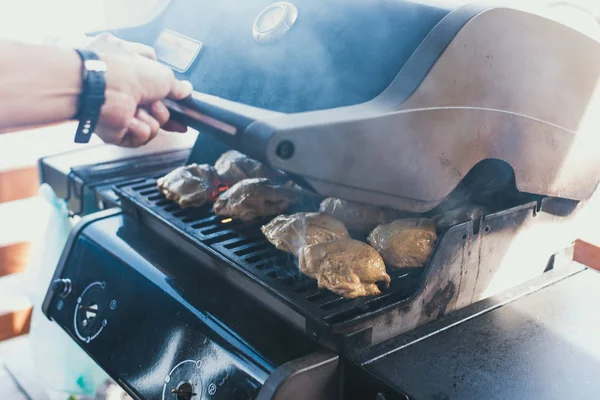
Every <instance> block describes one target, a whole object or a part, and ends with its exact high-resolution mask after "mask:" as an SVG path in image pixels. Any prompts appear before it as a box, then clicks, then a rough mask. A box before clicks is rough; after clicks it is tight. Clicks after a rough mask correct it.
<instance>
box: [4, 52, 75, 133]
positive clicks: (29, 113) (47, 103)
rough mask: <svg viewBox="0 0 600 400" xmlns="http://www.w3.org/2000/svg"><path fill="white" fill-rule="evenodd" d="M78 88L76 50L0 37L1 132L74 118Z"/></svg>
mask: <svg viewBox="0 0 600 400" xmlns="http://www.w3.org/2000/svg"><path fill="white" fill-rule="evenodd" d="M80 91H81V60H80V58H79V56H78V55H77V53H76V52H75V51H73V50H71V49H65V48H61V47H58V46H56V47H54V46H37V45H29V44H22V43H17V42H12V41H7V40H0V132H1V131H6V130H10V129H12V128H20V127H23V126H31V125H42V124H48V123H53V122H62V121H67V120H70V119H73V117H74V115H75V113H76V112H77V103H78V97H79V93H80Z"/></svg>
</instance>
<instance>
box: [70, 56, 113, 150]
mask: <svg viewBox="0 0 600 400" xmlns="http://www.w3.org/2000/svg"><path fill="white" fill-rule="evenodd" d="M75 51H77V54H79V57H81V61H82V90H81V96H80V98H79V110H78V112H77V115H76V118H77V119H78V120H79V125H78V126H77V132H76V133H75V142H76V143H88V142H89V141H90V138H91V136H92V134H93V133H94V131H95V129H96V124H97V123H98V118H99V117H100V109H101V108H102V105H103V104H104V100H105V90H106V80H105V78H104V73H105V72H106V64H105V63H104V61H102V60H100V58H98V56H97V55H96V53H94V52H93V51H89V50H79V49H77V50H75Z"/></svg>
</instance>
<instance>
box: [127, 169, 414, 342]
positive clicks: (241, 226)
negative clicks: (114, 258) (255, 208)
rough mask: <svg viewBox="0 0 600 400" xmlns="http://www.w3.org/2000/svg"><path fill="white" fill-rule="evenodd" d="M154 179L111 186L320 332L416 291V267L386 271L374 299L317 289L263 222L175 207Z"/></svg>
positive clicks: (209, 207) (133, 207)
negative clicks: (388, 279)
mask: <svg viewBox="0 0 600 400" xmlns="http://www.w3.org/2000/svg"><path fill="white" fill-rule="evenodd" d="M157 178H158V177H152V178H148V179H146V180H144V181H140V180H136V181H133V182H130V183H126V184H121V185H119V186H118V187H117V189H116V190H117V193H118V194H119V196H120V197H121V198H122V201H123V203H124V204H123V208H124V209H125V211H126V212H127V211H129V212H133V213H134V215H135V214H137V217H142V219H143V217H144V215H140V214H139V212H141V214H146V216H156V217H158V219H159V220H160V221H161V222H162V226H161V229H160V230H159V233H161V234H162V235H163V236H166V238H167V239H169V237H170V236H171V237H172V235H169V233H168V232H167V230H166V229H164V228H168V227H171V228H173V230H174V231H175V232H177V233H179V234H181V235H183V236H185V237H186V238H187V239H188V240H189V241H191V242H192V243H194V244H196V245H198V246H199V247H204V248H206V247H209V248H211V249H212V250H214V251H216V252H217V253H219V254H221V255H223V256H224V257H226V258H227V259H228V260H229V261H230V263H229V264H230V266H233V267H234V268H236V269H238V270H243V272H244V273H245V274H246V275H247V276H249V277H251V278H252V279H254V280H256V281H258V282H259V283H261V284H262V285H263V286H264V287H266V288H269V289H270V291H272V293H273V294H274V295H276V296H277V297H279V298H281V299H286V300H287V301H288V302H289V305H290V306H291V307H292V308H293V309H295V310H296V311H297V312H300V313H302V314H304V316H305V317H306V318H307V320H312V321H313V322H314V323H317V324H318V325H320V327H321V329H326V330H331V329H333V328H334V327H336V326H338V325H341V324H344V323H349V322H356V321H358V320H361V319H364V318H366V317H368V316H370V315H372V314H374V313H376V312H377V311H379V310H381V309H382V308H383V307H386V306H389V305H392V304H398V303H401V302H403V301H405V300H407V299H408V298H410V297H411V296H412V295H414V294H415V292H416V291H417V289H418V288H419V285H420V283H421V277H422V271H423V269H422V268H415V269H413V270H410V269H405V270H402V271H400V270H396V271H391V272H390V273H389V275H390V277H391V278H392V281H391V284H390V287H389V288H387V289H386V288H385V286H384V285H383V284H380V285H379V288H380V289H381V290H382V294H381V295H378V296H370V297H363V298H358V299H345V298H343V297H342V296H339V295H337V294H335V293H333V292H330V291H329V290H326V289H320V288H318V287H317V282H316V280H314V279H311V278H309V277H307V276H305V275H304V274H302V273H301V272H300V271H299V269H298V267H297V261H296V259H295V258H293V256H291V255H290V254H288V253H285V252H282V251H280V250H277V249H276V248H275V247H274V246H273V245H272V244H270V243H269V242H268V241H267V239H266V238H265V237H264V235H263V234H262V232H261V231H260V227H261V226H262V225H263V224H265V223H266V222H268V220H259V221H252V222H248V223H243V222H241V221H238V220H231V222H228V221H229V220H230V219H229V218H224V217H220V216H217V215H215V214H214V212H213V211H212V205H207V206H204V207H200V208H188V209H181V208H179V206H178V205H177V204H176V203H174V202H172V201H169V200H167V199H166V198H165V197H164V196H163V195H162V193H160V192H159V191H158V190H157V189H156V179H157ZM308 203H311V202H310V201H308ZM308 203H306V202H304V204H302V206H303V207H302V206H301V207H300V208H302V209H295V210H293V212H297V211H306V209H307V208H308V207H307V206H308V205H309V204H308ZM317 204H318V203H317ZM316 208H318V206H315V205H312V209H313V210H314V209H316ZM134 210H137V211H134ZM321 329H319V330H321ZM317 335H318V334H317V332H316V331H315V332H313V337H316V336H317Z"/></svg>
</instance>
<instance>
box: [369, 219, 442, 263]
mask: <svg viewBox="0 0 600 400" xmlns="http://www.w3.org/2000/svg"><path fill="white" fill-rule="evenodd" d="M436 238H437V235H436V233H435V224H434V223H433V221H431V220H430V219H427V218H406V219H399V220H396V221H394V222H391V223H389V224H383V225H379V226H378V227H377V228H375V229H374V230H373V232H371V234H370V235H369V238H368V239H367V241H368V242H369V244H370V245H371V246H373V247H374V248H375V250H377V251H378V252H379V254H381V256H382V257H383V260H384V261H385V264H386V265H387V266H388V267H392V268H406V267H422V266H424V265H425V263H426V262H427V260H428V259H429V256H430V255H431V252H432V251H433V246H434V245H435V240H436Z"/></svg>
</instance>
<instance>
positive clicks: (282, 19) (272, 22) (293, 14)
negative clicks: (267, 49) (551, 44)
mask: <svg viewBox="0 0 600 400" xmlns="http://www.w3.org/2000/svg"><path fill="white" fill-rule="evenodd" d="M296 18H298V9H297V8H296V6H295V5H293V4H292V3H288V2H278V3H273V4H271V5H269V6H267V7H266V8H265V9H264V10H262V11H261V12H260V14H258V16H257V17H256V19H255V20H254V25H253V27H252V36H253V37H254V40H256V41H257V42H270V41H273V40H276V39H279V38H280V37H282V36H283V35H285V34H286V33H287V31H289V30H290V28H291V27H292V25H294V23H295V22H296Z"/></svg>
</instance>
